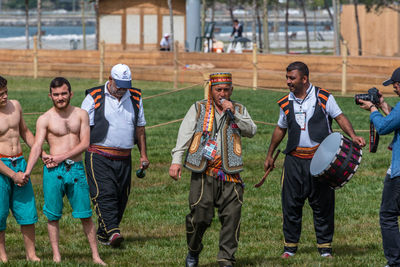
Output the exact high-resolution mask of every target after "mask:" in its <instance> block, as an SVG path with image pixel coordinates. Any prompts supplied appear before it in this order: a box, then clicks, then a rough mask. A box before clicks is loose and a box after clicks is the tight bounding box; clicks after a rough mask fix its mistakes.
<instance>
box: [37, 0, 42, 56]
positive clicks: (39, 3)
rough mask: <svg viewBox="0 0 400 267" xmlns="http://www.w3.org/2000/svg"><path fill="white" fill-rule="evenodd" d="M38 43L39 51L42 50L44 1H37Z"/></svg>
mask: <svg viewBox="0 0 400 267" xmlns="http://www.w3.org/2000/svg"><path fill="white" fill-rule="evenodd" d="M37 41H38V47H39V49H40V48H42V0H37Z"/></svg>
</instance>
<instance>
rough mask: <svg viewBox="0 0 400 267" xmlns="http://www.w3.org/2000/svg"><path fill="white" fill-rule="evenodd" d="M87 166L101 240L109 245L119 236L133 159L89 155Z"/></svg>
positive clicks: (91, 153)
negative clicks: (115, 234)
mask: <svg viewBox="0 0 400 267" xmlns="http://www.w3.org/2000/svg"><path fill="white" fill-rule="evenodd" d="M85 166H86V173H87V179H88V184H89V191H90V197H91V199H92V203H93V208H94V209H95V211H96V213H97V216H98V224H99V226H98V229H97V238H98V239H99V240H100V241H104V242H105V241H107V240H108V238H109V237H110V236H111V235H112V234H113V233H119V232H120V228H119V224H120V222H121V220H122V217H123V214H124V211H125V208H126V204H127V203H128V196H129V193H130V190H131V170H132V167H131V166H132V164H131V157H130V156H129V158H128V159H124V160H112V159H109V158H106V157H103V156H101V155H99V154H97V153H93V152H88V151H86V154H85Z"/></svg>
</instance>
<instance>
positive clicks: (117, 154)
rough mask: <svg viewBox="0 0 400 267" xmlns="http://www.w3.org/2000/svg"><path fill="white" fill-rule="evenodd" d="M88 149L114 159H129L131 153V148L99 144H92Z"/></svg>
mask: <svg viewBox="0 0 400 267" xmlns="http://www.w3.org/2000/svg"><path fill="white" fill-rule="evenodd" d="M87 151H89V152H93V153H96V154H99V155H102V156H104V157H106V158H109V159H114V160H121V159H127V158H129V156H130V155H131V149H123V148H116V147H107V146H98V145H90V146H89V148H88V149H87Z"/></svg>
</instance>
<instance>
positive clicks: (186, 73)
mask: <svg viewBox="0 0 400 267" xmlns="http://www.w3.org/2000/svg"><path fill="white" fill-rule="evenodd" d="M35 55H36V62H37V66H36V67H35V66H34V62H35ZM101 55H104V56H103V58H101ZM256 57H257V58H256V61H255V62H257V63H256V65H255V64H253V62H254V58H253V55H252V54H251V53H249V54H217V53H186V52H179V53H178V55H177V62H178V64H176V65H177V66H178V81H179V82H180V83H183V82H185V83H199V82H201V81H203V80H204V77H206V76H207V74H209V73H211V72H218V71H229V72H232V74H233V79H234V83H235V84H237V85H243V86H246V87H249V88H251V87H253V84H254V70H257V73H256V84H257V86H259V87H262V88H275V89H276V88H287V86H286V80H285V74H286V72H285V68H286V66H287V65H288V64H289V63H291V62H293V61H303V62H305V63H306V64H307V65H308V67H309V69H310V80H311V82H312V83H313V84H315V85H318V86H320V87H323V88H326V89H328V90H331V91H340V90H342V68H343V65H342V63H343V62H344V61H343V58H342V57H341V56H331V55H302V54H301V55H300V54H298V55H270V54H268V55H265V54H257V56H256ZM101 62H103V64H104V65H102V64H101ZM345 62H346V68H345V69H346V70H347V72H346V73H345V74H344V76H343V77H345V78H346V80H345V81H346V88H347V92H348V93H354V92H366V91H367V89H369V88H370V87H372V86H376V87H377V88H378V89H380V90H383V91H384V92H392V91H393V89H392V88H391V87H390V86H389V87H384V86H382V81H383V80H385V79H387V78H388V77H390V75H391V74H392V72H393V70H394V69H395V68H397V67H399V66H400V58H394V57H347V59H346V60H345ZM0 63H1V66H2V67H1V73H0V75H4V76H7V75H9V76H32V77H33V76H34V69H37V76H38V77H55V76H64V77H66V78H69V77H77V78H94V79H99V76H100V74H99V73H100V72H102V77H101V79H103V80H105V79H107V78H108V76H109V71H110V69H111V67H112V66H113V65H115V64H117V63H125V64H127V65H129V66H130V67H131V70H132V73H133V79H136V80H149V81H151V80H153V81H171V82H172V81H174V54H173V53H172V52H159V51H147V52H146V51H118V52H117V51H105V52H104V53H101V52H99V51H93V50H37V51H34V50H7V49H3V50H0ZM255 67H256V68H255ZM101 70H102V71H101Z"/></svg>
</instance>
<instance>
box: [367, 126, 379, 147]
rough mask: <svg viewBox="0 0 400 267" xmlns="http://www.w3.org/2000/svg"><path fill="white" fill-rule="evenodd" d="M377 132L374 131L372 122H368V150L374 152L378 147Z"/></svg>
mask: <svg viewBox="0 0 400 267" xmlns="http://www.w3.org/2000/svg"><path fill="white" fill-rule="evenodd" d="M378 144H379V134H378V133H377V132H375V126H374V124H373V123H372V122H370V123H369V152H371V153H375V152H376V150H377V149H378Z"/></svg>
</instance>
